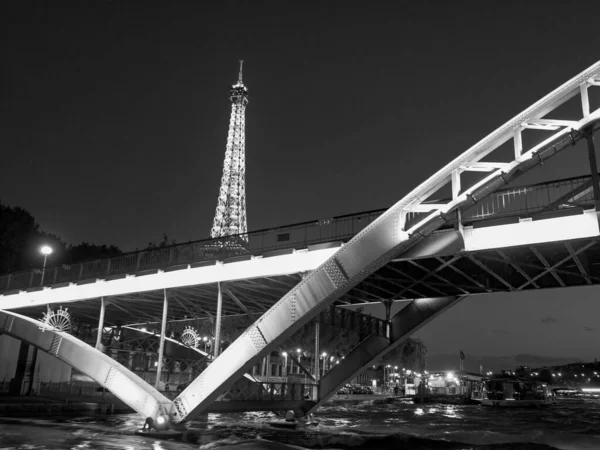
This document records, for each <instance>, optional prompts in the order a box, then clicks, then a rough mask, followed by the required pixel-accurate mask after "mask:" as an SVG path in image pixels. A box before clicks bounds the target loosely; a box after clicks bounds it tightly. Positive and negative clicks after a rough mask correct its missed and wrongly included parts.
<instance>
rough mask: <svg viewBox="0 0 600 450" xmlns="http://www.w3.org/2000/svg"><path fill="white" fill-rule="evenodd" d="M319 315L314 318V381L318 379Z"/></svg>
mask: <svg viewBox="0 0 600 450" xmlns="http://www.w3.org/2000/svg"><path fill="white" fill-rule="evenodd" d="M319 328H320V323H319V317H318V316H317V318H316V319H315V355H314V357H315V381H319V352H320V349H319V334H320V330H319Z"/></svg>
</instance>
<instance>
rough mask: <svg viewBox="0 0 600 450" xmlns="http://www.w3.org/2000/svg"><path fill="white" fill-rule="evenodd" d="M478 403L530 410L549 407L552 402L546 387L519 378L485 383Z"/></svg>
mask: <svg viewBox="0 0 600 450" xmlns="http://www.w3.org/2000/svg"><path fill="white" fill-rule="evenodd" d="M478 401H479V402H480V403H481V404H482V405H484V406H495V407H500V408H530V407H538V406H548V405H551V404H552V402H551V401H550V399H549V396H548V389H547V387H546V385H544V384H542V383H540V382H537V381H533V380H529V379H525V378H519V377H510V376H502V377H494V378H490V379H489V380H487V381H485V383H484V386H483V391H482V396H481V398H480V399H478Z"/></svg>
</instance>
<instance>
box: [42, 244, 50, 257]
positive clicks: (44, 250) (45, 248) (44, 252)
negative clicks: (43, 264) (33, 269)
mask: <svg viewBox="0 0 600 450" xmlns="http://www.w3.org/2000/svg"><path fill="white" fill-rule="evenodd" d="M40 252H41V253H42V255H50V254H51V253H52V247H49V246H47V245H44V246H43V247H42V248H40Z"/></svg>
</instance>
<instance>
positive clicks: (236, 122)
mask: <svg viewBox="0 0 600 450" xmlns="http://www.w3.org/2000/svg"><path fill="white" fill-rule="evenodd" d="M242 64H243V61H240V74H239V78H238V82H237V83H236V84H234V85H233V86H232V87H231V93H230V97H229V99H230V100H231V117H230V119H229V133H228V135H227V148H226V150H225V161H224V162H223V176H222V178H221V188H220V190H219V200H218V203H217V209H216V211H215V218H214V221H213V226H212V230H211V232H210V237H211V238H222V237H226V236H232V235H240V239H242V240H243V241H246V242H247V241H248V236H247V234H246V233H247V232H248V228H247V223H246V148H245V147H246V133H245V111H246V105H247V104H248V89H247V88H246V86H244V83H243V82H242Z"/></svg>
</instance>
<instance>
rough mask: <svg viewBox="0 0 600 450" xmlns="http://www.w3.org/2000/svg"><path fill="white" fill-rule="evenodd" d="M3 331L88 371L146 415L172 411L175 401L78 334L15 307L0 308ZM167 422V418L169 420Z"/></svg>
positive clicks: (94, 378) (133, 407) (137, 410)
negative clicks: (78, 336) (70, 332)
mask: <svg viewBox="0 0 600 450" xmlns="http://www.w3.org/2000/svg"><path fill="white" fill-rule="evenodd" d="M0 334H6V335H8V336H11V337H14V338H16V339H19V340H21V341H23V342H26V343H28V344H31V345H33V346H34V347H36V348H38V349H39V350H41V351H43V352H45V353H48V354H49V355H52V356H54V357H55V358H58V359H59V360H61V361H63V362H65V363H67V364H69V365H70V366H71V367H74V368H75V369H77V370H79V371H81V372H82V373H85V374H86V375H88V376H89V377H90V378H92V379H93V380H95V381H96V382H97V383H98V384H100V385H101V386H103V387H105V388H106V389H108V390H110V391H111V392H112V393H113V394H114V395H115V396H116V397H117V398H119V399H120V400H122V401H123V402H124V403H125V404H127V405H128V406H129V407H131V408H132V409H133V410H134V411H136V412H138V413H140V414H142V415H143V416H144V417H153V418H157V417H160V416H165V415H167V414H168V413H169V411H170V409H171V406H172V402H171V400H169V399H168V398H167V397H165V396H164V395H162V394H161V393H160V392H159V391H158V390H156V389H155V388H154V387H152V386H150V385H149V384H148V383H146V382H145V381H144V380H143V379H141V378H140V377H138V376H137V375H136V374H134V373H133V372H131V371H130V370H129V369H127V368H126V367H124V366H123V365H121V364H119V363H118V362H117V361H115V360H114V359H112V358H111V357H109V356H108V355H105V354H104V353H102V352H101V351H99V350H97V349H95V348H94V347H92V346H90V345H88V344H86V343H85V342H83V341H80V340H79V339H77V338H76V337H74V336H71V335H70V334H68V333H64V332H61V331H56V330H54V329H51V328H49V327H48V326H46V325H45V324H43V323H41V322H39V321H37V320H34V319H31V318H29V317H25V316H22V315H20V314H16V313H14V312H11V311H3V310H0ZM165 422H166V421H165Z"/></svg>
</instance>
